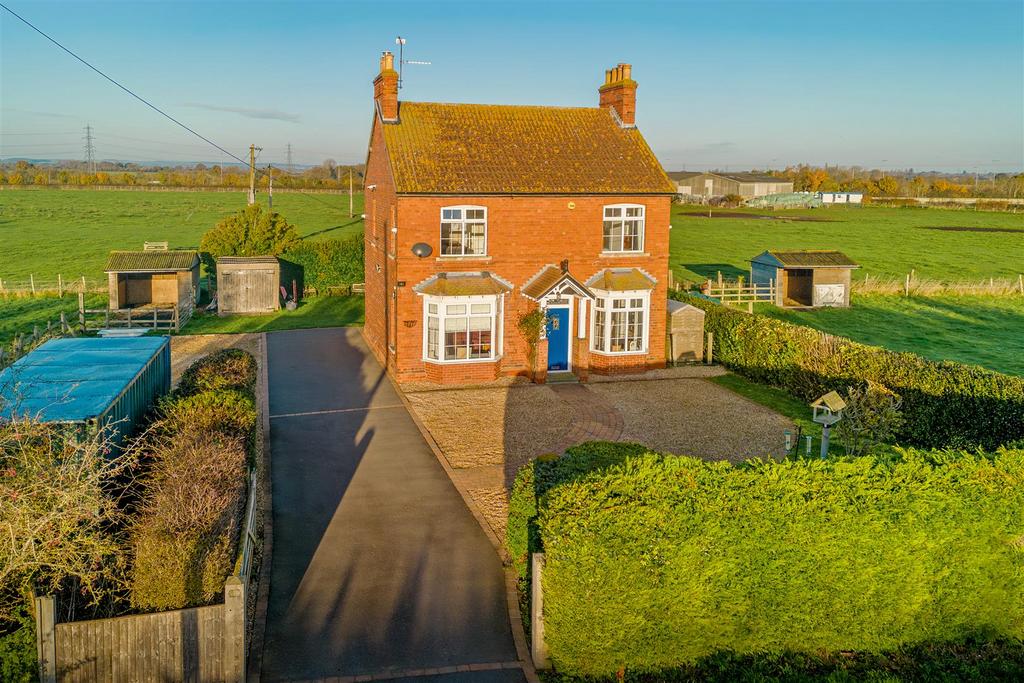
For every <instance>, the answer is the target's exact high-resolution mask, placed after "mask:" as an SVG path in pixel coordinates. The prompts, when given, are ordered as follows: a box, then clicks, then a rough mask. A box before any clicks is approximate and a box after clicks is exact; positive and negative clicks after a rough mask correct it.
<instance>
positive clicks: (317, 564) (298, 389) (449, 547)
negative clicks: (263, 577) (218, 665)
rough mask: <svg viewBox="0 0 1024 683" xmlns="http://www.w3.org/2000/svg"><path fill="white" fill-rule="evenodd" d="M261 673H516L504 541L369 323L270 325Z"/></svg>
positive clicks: (492, 680)
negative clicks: (422, 422)
mask: <svg viewBox="0 0 1024 683" xmlns="http://www.w3.org/2000/svg"><path fill="white" fill-rule="evenodd" d="M267 345H268V349H267V350H268V360H269V380H270V413H271V447H272V482H273V521H274V548H273V558H272V561H271V582H270V595H269V604H268V609H267V626H266V635H265V640H264V649H263V667H262V680H265V681H307V680H308V681H314V680H323V679H329V680H333V679H335V678H338V679H340V680H343V681H346V680H348V681H353V680H356V678H357V677H358V678H359V680H371V679H373V680H380V679H393V680H401V681H409V682H410V683H416V682H423V683H427V682H431V683H433V682H435V681H436V682H438V683H440V682H442V681H445V682H448V681H450V682H451V683H519V682H520V681H525V680H526V678H525V674H524V672H523V670H522V668H521V665H520V663H519V662H518V661H517V660H518V657H517V653H516V648H515V644H514V641H513V636H512V631H511V627H510V625H509V614H508V604H507V601H506V592H505V577H504V572H503V569H502V566H501V562H500V560H499V558H498V555H497V553H496V552H495V549H494V547H493V546H492V545H491V543H490V542H489V541H488V539H487V537H486V536H485V534H484V532H483V530H482V529H481V528H480V526H479V524H478V523H477V521H476V519H475V518H474V517H473V515H472V514H471V513H470V511H469V509H468V508H466V506H465V503H464V502H463V500H462V498H461V497H460V495H459V492H458V491H457V490H456V488H455V487H454V485H453V484H452V482H451V481H450V480H449V479H448V477H447V475H446V474H445V471H444V469H443V468H442V467H441V465H440V464H439V463H438V462H437V459H436V458H435V456H434V454H433V452H432V451H431V450H430V448H429V446H428V445H427V444H426V442H425V441H424V440H423V437H422V436H421V434H420V432H419V430H418V429H417V427H416V425H415V423H414V422H413V420H412V418H411V417H410V416H409V414H408V413H407V412H406V409H405V407H404V405H403V403H402V401H401V399H400V397H399V396H398V395H397V393H396V392H395V390H394V388H393V387H392V385H391V383H390V382H389V381H388V379H387V378H386V376H385V375H384V373H383V370H382V369H381V367H380V365H379V364H378V363H377V362H376V360H374V359H373V357H372V356H371V355H370V354H369V353H368V351H367V349H366V347H365V345H364V343H363V340H362V336H361V332H360V330H358V329H355V328H350V329H341V328H335V329H319V330H295V331H288V332H275V333H272V334H268V335H267Z"/></svg>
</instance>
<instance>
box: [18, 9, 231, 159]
mask: <svg viewBox="0 0 1024 683" xmlns="http://www.w3.org/2000/svg"><path fill="white" fill-rule="evenodd" d="M0 7H2V8H3V9H5V10H7V11H8V12H10V13H11V15H13V16H14V17H15V18H16V19H17V20H18V21H20V22H21V23H23V24H25V25H26V26H28V27H29V28H30V29H32V30H33V31H35V32H36V33H38V34H39V35H41V36H42V37H43V38H46V39H47V40H48V41H50V42H51V43H53V44H54V45H56V46H57V47H59V48H60V49H61V50H63V51H64V52H66V53H68V54H69V55H71V56H72V57H74V58H75V59H77V60H78V61H79V62H81V63H82V64H85V65H86V66H87V67H89V68H90V69H92V70H93V71H95V72H96V73H97V74H99V75H100V76H102V77H103V78H105V79H106V80H108V81H110V82H111V83H113V84H114V85H116V86H117V87H118V88H120V89H121V90H123V91H124V92H126V93H128V94H129V95H131V96H132V97H134V98H135V99H137V100H138V101H139V102H142V103H143V104H144V105H146V106H147V107H149V108H150V109H152V110H153V111H155V112H156V113H157V114H160V116H163V117H164V118H165V119H167V120H168V121H171V122H172V123H174V124H176V125H178V126H181V127H182V128H184V129H185V130H187V131H188V132H189V133H192V135H195V136H196V137H197V138H199V139H201V140H203V141H204V142H206V143H208V144H210V145H212V146H214V147H216V148H217V149H219V150H220V151H222V152H224V154H227V155H228V156H229V157H231V158H232V159H236V160H237V161H238V162H240V163H243V164H244V163H246V162H245V160H244V159H242V158H241V157H237V156H235V155H234V154H232V153H231V152H229V151H227V150H226V149H224V148H223V147H221V146H220V145H218V144H217V143H216V142H214V141H213V140H211V139H210V138H208V137H206V136H205V135H203V134H201V133H199V132H197V131H196V130H194V129H192V128H190V127H189V126H186V125H185V124H184V123H182V122H181V121H179V120H178V119H176V118H174V117H173V116H171V115H170V114H168V113H167V112H165V111H164V110H163V109H161V108H160V107H158V106H156V105H155V104H153V103H152V102H150V101H149V100H147V99H146V98H144V97H142V96H141V95H137V94H136V93H135V92H133V91H132V90H131V89H129V88H127V87H125V86H123V85H121V84H120V83H118V82H117V81H115V80H114V79H113V78H111V77H110V76H108V75H107V74H105V73H103V72H102V71H100V70H99V69H97V68H96V67H95V66H93V65H92V64H90V63H89V62H87V61H85V60H84V59H82V58H81V57H79V56H78V55H77V54H75V53H74V52H72V51H71V50H69V49H68V48H66V47H64V46H63V45H61V44H60V43H59V42H57V41H56V40H55V39H54V38H51V37H50V36H49V35H47V34H46V33H44V32H43V31H42V30H41V29H39V28H37V27H36V26H35V25H34V24H33V23H32V22H30V21H29V20H28V19H26V18H25V17H23V16H21V15H20V14H18V13H17V12H15V11H14V10H12V9H11V8H10V7H8V6H7V5H5V4H3V3H2V2H0Z"/></svg>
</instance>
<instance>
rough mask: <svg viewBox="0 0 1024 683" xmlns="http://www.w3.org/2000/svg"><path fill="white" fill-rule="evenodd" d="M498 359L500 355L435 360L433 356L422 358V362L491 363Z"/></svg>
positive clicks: (448, 363)
mask: <svg viewBox="0 0 1024 683" xmlns="http://www.w3.org/2000/svg"><path fill="white" fill-rule="evenodd" d="M497 360H500V356H495V357H494V358H462V359H459V360H435V359H433V358H424V359H423V362H424V363H430V364H431V365H468V364H470V363H493V362H495V361H497Z"/></svg>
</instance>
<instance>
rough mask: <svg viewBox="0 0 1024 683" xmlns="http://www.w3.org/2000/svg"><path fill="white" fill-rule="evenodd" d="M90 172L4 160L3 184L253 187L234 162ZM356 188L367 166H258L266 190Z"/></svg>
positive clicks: (121, 166)
mask: <svg viewBox="0 0 1024 683" xmlns="http://www.w3.org/2000/svg"><path fill="white" fill-rule="evenodd" d="M97 166H99V167H100V168H99V169H98V170H96V171H91V170H89V169H87V168H84V164H82V163H69V164H56V165H55V164H33V163H31V162H29V161H26V160H24V159H22V160H19V161H17V162H14V163H8V164H0V185H36V186H43V187H45V186H48V185H75V186H81V187H88V186H90V185H103V186H111V185H113V186H146V185H151V186H157V187H190V188H191V187H211V188H216V187H226V188H246V187H248V186H249V169H248V168H245V167H241V166H235V165H220V164H214V165H210V166H207V165H206V164H195V165H193V166H173V167H171V166H140V165H137V164H127V163H112V162H103V164H97ZM350 174H351V182H352V185H353V187H354V188H355V189H356V190H359V189H360V188H361V187H362V176H363V166H362V164H359V165H355V166H339V165H338V164H336V163H335V162H334V161H333V160H332V159H327V160H325V161H324V162H323V163H322V164H320V165H319V166H313V167H309V168H304V169H300V170H296V171H293V172H288V171H286V170H284V169H280V168H276V167H268V166H263V167H260V168H258V174H257V179H256V182H257V185H258V186H259V187H262V188H266V187H267V186H268V185H269V184H270V178H271V176H273V180H274V185H275V186H276V187H279V188H295V189H336V190H347V189H348V187H349V177H350Z"/></svg>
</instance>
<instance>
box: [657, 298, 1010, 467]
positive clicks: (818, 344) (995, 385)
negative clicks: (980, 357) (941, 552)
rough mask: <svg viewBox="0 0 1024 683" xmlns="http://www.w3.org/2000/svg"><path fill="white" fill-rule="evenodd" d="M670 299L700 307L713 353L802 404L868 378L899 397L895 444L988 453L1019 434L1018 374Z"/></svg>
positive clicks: (708, 304) (693, 300) (703, 301)
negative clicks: (899, 419) (900, 418)
mask: <svg viewBox="0 0 1024 683" xmlns="http://www.w3.org/2000/svg"><path fill="white" fill-rule="evenodd" d="M672 296H674V297H676V298H679V299H683V300H685V301H687V302H688V303H691V304H693V305H695V306H698V307H700V308H702V309H704V311H705V312H706V316H705V318H704V326H705V329H706V330H707V331H708V332H713V333H714V338H715V358H717V359H718V360H719V361H720V362H721V363H722V364H723V365H725V366H727V367H729V368H731V369H733V370H735V371H736V372H738V373H739V374H741V375H744V376H746V377H749V378H750V379H752V380H754V381H756V382H761V383H763V384H770V385H772V386H777V387H782V388H783V389H786V390H787V391H789V392H790V393H792V394H794V395H796V396H798V397H800V398H802V399H804V400H807V401H812V400H814V399H815V398H817V397H818V396H821V395H822V394H824V393H826V392H828V391H832V390H838V391H843V390H845V389H846V388H847V387H849V386H857V385H863V384H866V383H867V382H869V381H870V382H875V383H877V384H880V385H883V386H885V387H887V388H888V389H890V390H892V391H893V392H895V393H896V395H897V396H899V398H900V399H901V400H902V412H903V417H904V421H903V424H902V426H901V427H900V428H899V430H898V431H897V432H896V439H897V440H898V441H899V442H900V443H904V444H907V445H911V446H919V447H924V448H947V447H949V448H974V447H978V446H980V447H982V448H986V449H989V450H992V449H995V448H996V447H998V446H999V445H1001V444H1004V443H1007V442H1010V441H1013V440H1014V439H1020V438H1024V378H1022V377H1015V376H1010V375H1004V374H1001V373H998V372H992V371H989V370H985V369H984V368H981V367H977V366H973V365H964V364H962V363H955V362H951V361H943V362H937V361H930V360H926V359H924V358H921V357H920V356H917V355H914V354H912V353H897V352H894V351H886V350H885V349H880V348H877V347H873V346H866V345H864V344H858V343H857V342H854V341H851V340H849V339H845V338H842V337H834V336H832V335H828V334H825V333H822V332H819V331H817V330H813V329H811V328H809V327H803V326H801V325H794V324H792V323H787V322H782V321H779V320H774V319H771V318H768V317H766V316H761V315H750V314H747V313H741V312H739V311H736V310H733V309H729V308H726V307H725V306H721V305H719V304H717V303H714V302H711V301H709V300H707V299H705V298H702V297H695V296H691V295H687V294H683V293H674V294H673V295H672Z"/></svg>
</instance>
